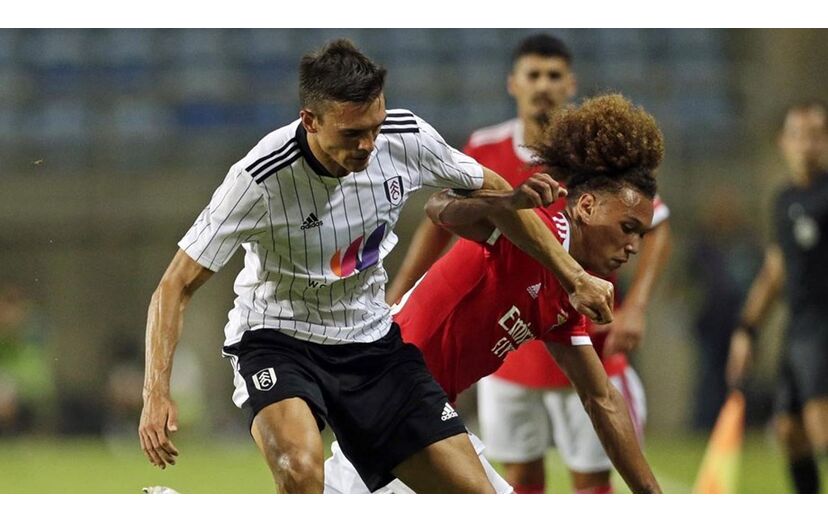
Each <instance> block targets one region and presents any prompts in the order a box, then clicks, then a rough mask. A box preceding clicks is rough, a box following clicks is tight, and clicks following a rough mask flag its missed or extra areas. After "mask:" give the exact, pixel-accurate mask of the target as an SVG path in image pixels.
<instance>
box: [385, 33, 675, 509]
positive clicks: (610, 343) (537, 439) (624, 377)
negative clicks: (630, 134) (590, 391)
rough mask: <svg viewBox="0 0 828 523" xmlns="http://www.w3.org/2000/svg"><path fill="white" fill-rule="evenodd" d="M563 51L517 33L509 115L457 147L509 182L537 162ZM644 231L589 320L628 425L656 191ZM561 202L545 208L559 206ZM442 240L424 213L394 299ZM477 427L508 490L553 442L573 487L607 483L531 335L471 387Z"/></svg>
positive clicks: (659, 234) (526, 476)
mask: <svg viewBox="0 0 828 523" xmlns="http://www.w3.org/2000/svg"><path fill="white" fill-rule="evenodd" d="M571 65H572V54H571V52H570V50H569V49H568V48H567V46H566V44H564V42H562V41H561V40H559V39H558V38H555V37H553V36H549V35H546V34H537V35H533V36H530V37H528V38H526V39H524V40H523V41H522V42H520V44H519V45H518V46H517V48H516V49H515V51H514V53H513V57H512V72H511V73H510V75H509V78H508V83H507V86H508V91H509V94H510V95H511V96H512V97H513V98H514V99H515V102H516V105H517V118H516V119H513V120H509V121H507V122H504V123H502V124H500V125H496V126H493V127H488V128H485V129H482V130H479V131H477V132H475V133H473V134H472V136H471V138H470V139H469V143H468V144H467V145H466V148H465V152H466V153H467V154H469V155H470V156H471V157H473V158H475V159H476V160H478V161H479V162H480V163H482V164H483V165H486V166H488V167H490V168H492V169H494V170H495V171H497V172H498V173H501V174H502V175H503V176H504V177H505V178H506V179H507V180H508V181H509V182H510V183H511V184H513V185H516V184H519V183H520V182H521V181H523V180H525V179H526V178H527V177H529V176H530V175H532V174H533V173H536V172H539V171H540V170H542V167H541V166H539V165H535V164H534V162H533V159H532V153H531V151H530V149H528V148H527V147H526V145H527V144H528V145H531V144H535V143H537V142H538V140H539V139H540V137H541V134H542V132H543V128H544V126H545V125H546V123H547V122H548V119H549V116H550V114H553V113H554V112H555V111H556V110H558V109H560V108H562V107H564V106H565V105H566V104H567V103H568V102H569V100H571V99H572V97H573V96H575V92H576V79H575V74H574V73H573V71H572V68H571ZM654 206H655V212H654V216H653V221H652V230H651V231H649V232H648V234H647V235H646V237H645V239H644V241H643V242H642V247H641V250H642V254H641V257H640V260H639V263H638V268H637V271H636V273H635V276H634V278H633V281H632V284H631V287H630V290H629V292H628V295H627V299H626V302H625V306H624V307H623V308H621V309H620V310H619V311H618V313H617V315H616V317H615V321H614V322H613V323H612V324H611V325H610V327H609V330H606V329H603V330H599V329H595V328H594V327H593V326H590V329H591V336H592V340H593V343H594V344H595V347H596V349H597V350H598V351H599V354H600V353H601V351H602V350H603V351H604V355H605V357H604V363H605V368H606V370H607V372H608V373H609V375H610V376H611V378H612V380H613V381H614V382H615V383H616V385H617V386H618V388H619V389H620V390H621V391H622V392H623V394H624V395H625V397H626V399H627V402H628V406H629V407H630V413H631V415H632V417H633V420H634V423H635V424H636V428H637V430H638V431H639V435H640V432H641V430H642V429H643V423H644V416H645V408H646V407H645V399H644V390H643V387H642V386H641V383H640V380H639V379H638V376H637V375H636V374H635V371H633V370H632V368H631V367H629V366H628V364H627V359H626V353H628V352H630V351H632V350H634V349H635V348H637V347H638V345H639V343H640V341H641V337H642V335H643V332H644V327H645V311H646V307H647V304H648V303H649V298H650V294H651V292H652V289H653V285H654V283H655V281H656V279H657V277H658V275H659V273H660V272H661V269H662V268H663V265H664V262H665V261H666V256H667V253H668V251H669V243H670V230H669V225H668V223H667V221H666V220H667V217H668V215H669V211H668V209H667V207H666V206H665V205H664V204H663V203H662V202H661V200H660V199H659V198H658V197H657V196H656V199H655V201H654ZM561 209H562V208H561V206H560V205H559V206H558V207H555V208H554V209H553V210H556V211H559V210H561ZM450 241H451V233H449V232H448V231H446V230H444V229H440V228H439V227H437V226H435V225H434V224H433V223H431V221H429V220H424V221H423V223H422V224H421V225H420V227H419V228H418V230H417V233H416V234H415V237H414V239H413V241H412V244H411V247H410V248H409V251H408V255H407V257H406V259H405V261H404V262H403V265H402V267H401V268H400V273H399V275H398V276H397V278H396V279H395V280H394V282H393V283H392V285H391V287H390V290H389V293H388V296H387V299H388V300H389V303H395V302H396V301H398V300H399V299H400V298H401V297H402V295H403V294H404V293H405V292H406V291H407V290H408V289H409V288H410V287H411V285H413V284H414V282H416V281H417V279H419V278H420V277H421V276H422V274H423V273H424V272H425V271H426V270H428V268H429V267H430V266H431V264H432V263H434V261H435V260H436V259H437V258H439V256H440V255H441V253H442V252H443V251H444V250H445V248H446V246H447V245H448V244H449V243H450ZM478 395H479V396H478V397H479V409H478V412H479V415H480V423H481V435H482V436H483V438H484V440H485V442H486V445H487V455H489V456H490V457H491V458H493V459H495V460H498V461H501V462H503V463H504V466H505V469H506V479H507V480H508V481H509V482H510V483H511V484H512V485H513V486H514V487H515V491H516V492H518V493H542V492H544V491H545V489H546V487H545V482H546V479H545V468H544V455H545V453H546V450H547V448H548V447H549V446H550V444H551V443H552V442H553V441H554V443H555V445H556V446H557V447H558V449H559V451H560V452H561V455H562V458H563V460H564V462H565V463H566V465H567V467H568V468H569V470H570V473H571V476H572V481H573V486H574V488H575V490H576V491H577V492H589V493H598V492H611V490H612V489H611V484H610V461H609V458H608V457H607V455H606V453H605V452H604V451H603V448H602V447H601V443H600V441H599V440H598V437H597V435H596V434H595V431H594V430H593V427H592V424H591V423H590V421H589V417H588V416H587V414H586V412H585V411H584V410H583V408H582V407H581V406H580V402H579V400H578V397H577V394H576V393H575V391H574V390H572V388H571V385H570V383H569V381H568V380H567V379H566V376H565V375H564V374H563V373H562V372H561V370H560V369H559V368H558V367H557V366H556V365H555V362H554V360H553V359H552V358H551V357H550V356H549V353H548V351H547V350H546V347H545V346H544V344H543V343H541V342H529V343H527V344H526V346H524V347H522V348H521V350H520V351H517V352H515V353H512V354H511V355H510V356H509V357H508V358H507V359H506V362H505V364H504V365H503V367H501V369H500V370H498V371H497V372H496V373H495V374H494V376H493V377H490V378H487V379H485V380H482V381H481V383H480V385H479V386H478Z"/></svg>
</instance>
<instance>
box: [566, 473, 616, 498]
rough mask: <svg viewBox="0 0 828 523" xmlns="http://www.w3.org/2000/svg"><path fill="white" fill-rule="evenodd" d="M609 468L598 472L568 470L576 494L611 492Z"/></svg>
mask: <svg viewBox="0 0 828 523" xmlns="http://www.w3.org/2000/svg"><path fill="white" fill-rule="evenodd" d="M610 472H611V471H609V470H600V471H598V472H576V471H574V470H570V471H569V475H570V477H571V478H572V486H573V487H574V488H575V492H576V493H577V494H611V493H612V484H611V483H610Z"/></svg>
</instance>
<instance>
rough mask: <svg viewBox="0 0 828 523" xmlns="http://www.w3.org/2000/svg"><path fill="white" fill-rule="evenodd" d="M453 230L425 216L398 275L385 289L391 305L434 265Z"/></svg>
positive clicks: (386, 298) (386, 299)
mask: <svg viewBox="0 0 828 523" xmlns="http://www.w3.org/2000/svg"><path fill="white" fill-rule="evenodd" d="M451 238H452V235H451V232H449V231H448V230H446V229H443V228H441V227H438V226H437V225H435V224H434V222H432V221H431V220H430V219H428V218H425V219H423V221H422V222H420V226H419V227H417V232H415V233H414V238H412V240H411V245H410V246H409V247H408V251H407V252H406V254H405V259H404V260H403V262H402V265H401V266H400V270H399V272H398V273H397V276H396V277H395V278H394V280H393V281H392V282H391V285H390V286H389V287H388V290H386V291H385V301H386V302H388V304H389V305H394V304H395V303H397V302H399V301H400V300H401V299H402V297H403V296H404V295H405V293H406V292H408V291H409V290H410V289H411V287H413V286H414V284H415V283H417V280H419V279H420V278H421V277H422V276H423V274H425V272H426V271H427V270H428V269H429V268H431V266H432V265H434V262H436V261H437V260H438V259H439V258H440V256H441V255H442V254H443V251H445V250H446V247H448V244H449V243H450V242H451Z"/></svg>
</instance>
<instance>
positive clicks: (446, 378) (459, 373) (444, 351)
mask: <svg viewBox="0 0 828 523" xmlns="http://www.w3.org/2000/svg"><path fill="white" fill-rule="evenodd" d="M536 212H537V213H538V214H539V215H540V216H541V218H542V219H543V220H544V222H545V223H546V225H547V226H548V227H549V229H550V230H551V231H552V232H553V234H554V235H555V237H556V238H557V239H558V241H560V242H561V243H562V244H563V245H564V247H565V248H567V249H568V248H569V223H568V222H567V220H566V218H565V217H564V215H563V214H562V213H558V214H555V215H551V214H549V213H548V212H547V211H546V210H541V209H539V210H537V211H536ZM400 307H401V310H400V312H399V313H397V314H396V315H395V316H394V319H395V321H397V323H399V324H400V328H401V329H402V335H403V339H404V340H405V341H407V342H409V343H413V344H414V345H416V346H417V347H419V348H420V350H422V352H423V357H424V358H425V361H426V364H427V365H428V369H429V371H430V372H431V373H432V374H433V375H434V377H435V378H436V380H437V382H438V383H439V384H440V385H441V386H442V387H443V389H444V390H445V391H446V393H447V394H448V395H449V398H450V399H451V400H452V401H454V398H455V397H456V396H457V394H459V393H460V392H462V391H463V390H464V389H466V388H468V387H469V386H470V385H471V384H473V383H475V382H476V381H477V380H479V379H480V378H482V377H484V376H487V375H489V374H491V373H492V372H494V371H495V370H496V369H497V368H498V367H499V366H500V365H501V364H502V363H503V360H504V358H506V357H507V355H509V354H515V351H517V352H520V351H521V350H523V348H519V347H521V346H522V344H523V343H524V342H526V341H529V340H532V339H539V340H544V341H551V342H555V343H559V344H562V345H589V344H591V342H590V339H589V336H588V334H587V331H586V320H585V318H584V317H583V316H582V315H581V314H579V313H578V312H577V311H576V310H575V309H574V308H573V307H572V305H571V304H570V303H569V296H568V295H567V293H566V292H565V291H564V290H563V288H562V287H561V285H560V283H559V282H558V280H557V279H556V278H555V276H554V275H553V274H552V273H551V272H549V271H548V270H546V269H545V268H544V267H543V266H542V265H540V264H539V263H538V262H536V261H535V260H534V259H533V258H531V257H530V256H529V255H527V254H526V253H524V252H523V251H521V250H520V249H518V248H517V247H515V246H514V245H513V244H512V243H511V242H510V241H508V240H507V239H506V238H503V237H501V236H500V233H499V231H495V232H494V233H493V235H492V237H491V238H490V239H489V242H488V243H487V244H485V245H484V244H479V243H475V242H472V241H469V240H462V239H461V240H459V241H458V242H457V243H456V244H455V245H454V247H452V248H451V249H450V250H449V252H447V253H446V255H445V256H443V257H442V258H441V259H440V260H439V261H438V262H437V263H435V264H434V266H433V267H432V268H431V269H430V270H429V271H428V273H427V274H426V275H425V277H423V279H422V280H421V281H420V282H419V283H418V284H417V286H416V287H414V289H413V290H412V291H411V292H410V293H409V294H408V296H407V297H406V299H405V300H404V301H403V302H402V303H401V305H400ZM523 346H525V345H523ZM550 359H551V356H550Z"/></svg>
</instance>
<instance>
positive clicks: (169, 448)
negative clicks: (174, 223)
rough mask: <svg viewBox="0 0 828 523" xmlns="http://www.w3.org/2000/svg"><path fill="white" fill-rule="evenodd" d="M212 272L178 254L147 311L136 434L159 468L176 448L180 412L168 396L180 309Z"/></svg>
mask: <svg viewBox="0 0 828 523" xmlns="http://www.w3.org/2000/svg"><path fill="white" fill-rule="evenodd" d="M212 275H213V272H212V271H210V270H208V269H205V268H204V267H202V266H201V265H199V264H198V263H196V262H195V261H194V260H193V259H192V258H190V257H189V256H188V255H187V253H185V252H184V251H183V250H180V249H179V250H178V252H177V253H176V255H175V257H174V258H173V260H172V262H171V263H170V265H169V267H167V270H166V272H165V273H164V276H162V278H161V282H160V283H159V284H158V287H157V288H156V289H155V292H154V293H153V295H152V300H151V301H150V305H149V311H148V313H147V334H146V336H147V340H146V355H145V357H146V362H145V369H144V391H143V396H144V408H143V410H142V411H141V422H140V424H139V427H138V436H139V438H140V440H141V449H142V450H143V451H144V454H146V456H147V458H148V459H149V461H150V462H151V463H152V464H153V465H156V466H158V467H161V468H162V469H163V468H165V467H166V466H167V464H169V465H175V458H176V456H178V449H176V448H175V445H173V443H172V441H171V440H170V433H172V432H175V431H176V430H178V426H177V424H178V420H177V417H178V412H177V409H176V406H175V404H174V403H173V401H172V398H171V397H170V375H171V373H172V364H173V355H174V353H175V347H176V345H177V344H178V338H179V336H180V335H181V327H182V325H183V322H184V309H185V308H186V306H187V303H188V302H189V301H190V298H191V297H192V296H193V293H194V292H195V291H196V289H198V288H199V287H200V286H201V285H202V284H203V283H204V282H205V281H207V280H208V279H209V278H210V276H212Z"/></svg>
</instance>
